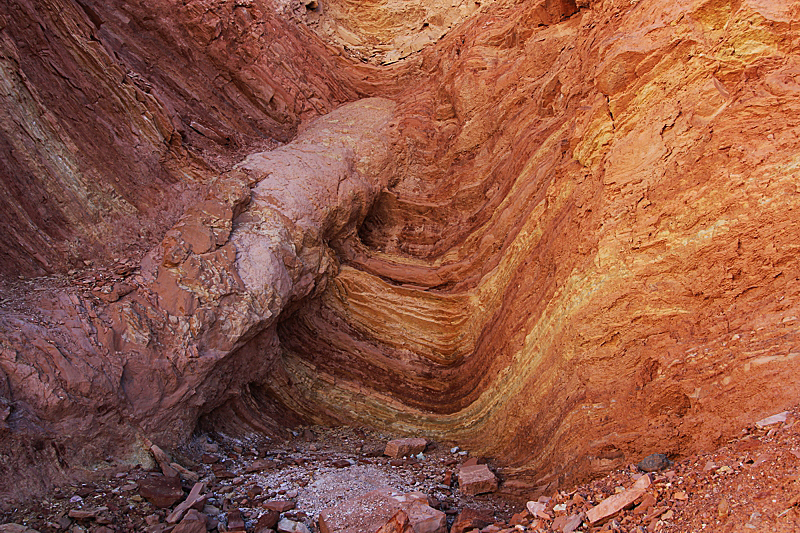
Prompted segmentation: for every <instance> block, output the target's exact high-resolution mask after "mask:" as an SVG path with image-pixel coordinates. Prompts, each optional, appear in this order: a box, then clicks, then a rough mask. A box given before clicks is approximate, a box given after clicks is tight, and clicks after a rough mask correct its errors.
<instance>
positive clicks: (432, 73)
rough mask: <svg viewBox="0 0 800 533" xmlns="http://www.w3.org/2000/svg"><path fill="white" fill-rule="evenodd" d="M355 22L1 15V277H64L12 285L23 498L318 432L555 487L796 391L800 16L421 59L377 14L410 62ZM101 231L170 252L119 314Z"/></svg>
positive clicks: (764, 0) (6, 365)
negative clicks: (357, 436) (253, 442)
mask: <svg viewBox="0 0 800 533" xmlns="http://www.w3.org/2000/svg"><path fill="white" fill-rule="evenodd" d="M62 4H63V5H62ZM429 4H430V5H429ZM303 5H304V6H305V5H306V4H303ZM290 7H291V6H290ZM295 7H296V6H295ZM321 8H323V9H325V10H327V11H325V13H327V15H325V13H323V14H318V15H317V16H318V17H323V16H329V19H328V23H327V24H328V25H327V26H326V25H325V20H324V19H323V20H321V21H320V20H312V21H311V22H312V23H311V29H309V28H307V27H305V26H303V25H302V24H301V23H300V22H298V21H296V20H292V19H291V18H290V17H287V15H286V14H287V13H288V12H291V9H289V10H288V11H287V6H286V5H278V4H275V5H273V4H270V3H268V2H257V1H253V2H246V3H245V2H240V3H236V4H234V3H233V2H231V3H227V2H221V3H211V2H208V3H203V2H193V3H192V4H191V7H186V6H183V5H182V4H179V3H178V2H175V3H172V2H161V3H158V4H156V3H152V2H147V3H144V2H143V3H141V4H131V3H124V5H122V3H119V4H117V3H113V2H112V3H97V4H95V3H93V2H84V3H73V2H66V1H65V2H52V3H41V2H38V3H35V4H34V3H30V4H28V3H25V2H17V3H15V4H13V5H12V6H9V7H2V8H0V9H1V10H2V11H0V15H2V17H3V18H2V21H3V22H2V26H3V29H2V31H0V36H1V37H2V39H3V41H2V43H3V49H2V50H3V54H2V56H1V58H2V62H3V63H2V64H3V65H4V70H3V73H2V77H1V78H0V79H2V81H3V84H4V87H5V89H4V99H5V100H6V101H7V102H9V105H4V106H3V110H2V115H1V116H2V122H0V127H2V129H0V131H2V139H3V142H4V145H5V146H6V147H7V148H6V149H4V150H3V151H2V154H3V158H4V159H3V162H4V165H3V166H4V167H5V169H6V170H5V171H4V172H6V174H5V175H4V182H6V183H7V184H8V186H7V187H6V188H5V191H4V192H3V195H2V198H0V201H1V202H3V203H2V204H0V209H2V212H3V213H4V214H5V213H8V218H9V223H8V228H9V231H8V232H7V233H6V236H5V237H4V239H5V241H4V244H3V256H2V270H3V272H4V273H9V274H10V273H13V274H14V275H17V273H22V274H34V273H37V274H38V273H43V272H49V273H53V275H52V276H51V277H50V278H47V279H43V278H37V279H33V280H30V281H25V282H19V283H17V285H16V286H15V287H11V290H7V291H6V294H5V298H6V299H5V300H4V308H5V309H4V311H3V314H2V316H1V317H0V321H1V323H2V329H1V331H2V356H1V357H0V369H2V373H0V377H2V379H0V402H2V403H0V418H2V419H4V420H5V422H4V423H5V425H6V426H8V427H7V428H5V429H0V431H1V432H3V433H0V439H2V446H3V454H4V455H3V461H2V463H0V474H2V475H0V479H4V480H11V479H19V472H30V471H31V467H32V466H33V465H37V467H38V468H39V470H38V472H37V473H35V474H30V475H29V476H28V477H25V479H26V482H25V483H24V484H19V483H16V481H15V483H16V486H11V485H8V484H5V485H3V486H2V487H0V489H2V490H3V491H4V492H6V493H9V494H10V493H11V492H16V494H17V495H18V496H19V495H22V496H23V497H24V494H27V493H29V492H32V491H35V490H38V489H39V488H41V486H43V485H44V484H46V483H48V482H50V481H52V480H57V479H58V478H59V477H60V476H63V475H66V474H67V473H68V472H70V471H72V470H74V469H75V468H77V467H85V466H87V465H91V464H93V462H95V461H97V460H99V459H103V458H105V457H106V456H108V455H112V456H115V457H119V458H122V457H128V458H135V454H136V451H137V449H138V446H139V445H137V439H138V440H139V441H141V440H142V439H144V438H150V439H154V440H156V441H157V442H160V443H161V444H163V445H164V446H177V445H179V444H180V443H181V442H183V441H184V440H185V439H186V438H187V437H188V436H189V435H190V434H191V432H192V431H193V430H194V429H195V428H196V427H197V424H198V421H199V423H200V424H201V427H203V428H218V429H223V430H225V431H237V430H238V431H244V430H248V429H256V430H259V431H264V432H269V433H277V432H280V431H281V428H283V427H286V426H287V425H291V424H292V423H295V422H296V421H299V420H306V421H313V422H319V423H326V424H329V423H347V424H360V425H370V426H376V427H380V428H383V429H389V430H392V431H396V432H400V433H412V434H424V435H427V436H429V437H432V438H436V439H445V440H452V441H458V442H460V443H462V444H463V445H464V446H466V447H468V448H469V449H472V450H474V451H475V452H477V453H481V454H485V455H492V456H494V457H496V458H497V459H498V461H499V463H501V464H503V465H504V469H503V470H502V471H501V474H502V476H503V478H504V479H505V482H504V484H503V486H502V487H501V490H504V491H505V492H506V493H508V494H515V493H516V494H520V495H525V496H530V495H531V494H533V493H535V492H537V491H544V490H551V489H552V488H553V487H554V486H556V485H557V484H561V485H563V484H567V483H570V482H573V481H576V480H578V479H581V478H586V477H588V476H591V475H593V474H596V473H598V472H602V471H606V470H608V469H610V468H614V467H617V466H619V465H622V464H626V463H629V462H631V461H632V460H635V459H638V458H640V457H641V456H644V455H647V454H649V453H651V452H653V451H663V452H669V453H672V454H675V455H683V454H689V453H692V452H694V451H697V450H700V449H703V448H707V447H709V446H712V445H714V444H717V443H719V442H721V441H723V440H724V439H726V438H727V437H728V436H729V435H730V434H731V432H732V431H734V429H735V428H737V427H740V426H741V425H743V424H744V423H746V422H748V421H750V420H752V419H753V418H754V417H757V416H759V415H762V414H769V412H773V411H776V410H779V409H780V408H782V407H785V406H788V405H790V404H793V403H795V401H796V400H795V398H796V397H797V393H798V379H797V377H796V376H797V372H796V369H797V359H796V357H797V354H798V353H800V352H797V348H796V346H797V343H798V340H800V339H798V330H797V324H798V319H797V317H798V316H800V310H799V309H798V307H800V293H798V291H799V290H800V289H799V287H800V284H798V275H799V274H800V269H798V259H797V257H798V254H797V249H798V246H800V245H798V242H800V239H798V230H797V229H796V224H795V223H794V221H795V218H796V217H795V215H794V213H795V211H796V209H797V208H798V205H797V204H798V198H800V196H798V191H797V183H798V177H797V172H798V171H797V168H798V163H799V162H798V156H797V153H798V150H797V146H798V127H797V125H796V120H795V118H794V117H796V116H797V113H798V111H800V109H799V108H800V99H798V96H800V62H798V59H797V51H798V49H800V48H798V47H800V41H798V39H799V38H800V34H798V30H797V28H796V24H793V21H795V22H796V21H797V19H798V18H799V17H800V2H775V1H772V0H738V1H723V0H705V1H703V0H681V1H676V2H670V3H667V4H664V3H663V2H658V1H655V0H639V1H637V2H628V1H627V0H626V1H624V2H623V1H611V0H607V1H603V2H591V3H589V2H577V3H576V2H573V1H571V0H543V1H540V2H523V3H515V2H502V1H497V2H493V3H491V4H488V5H486V6H484V7H483V8H482V9H480V10H476V11H475V12H474V13H472V14H471V15H469V13H467V14H468V15H469V16H468V17H467V18H465V19H464V21H463V22H461V23H460V24H455V25H453V27H452V28H450V29H449V31H442V33H441V34H442V37H441V39H440V40H439V41H438V42H436V43H434V44H431V45H429V46H425V47H423V48H421V49H420V51H418V52H415V53H412V52H413V50H412V51H409V50H410V49H408V48H403V46H406V44H407V43H406V41H405V40H404V39H400V40H397V39H396V36H397V35H406V34H405V33H403V32H405V31H407V30H402V28H401V30H402V31H401V30H398V27H400V26H392V27H391V28H389V29H386V28H384V29H383V30H382V31H383V32H384V33H380V32H378V31H377V29H376V28H378V29H380V21H381V20H384V18H385V17H386V13H387V12H389V11H387V10H384V11H382V10H381V9H382V4H378V3H369V2H368V3H365V4H364V5H363V10H362V11H359V14H360V17H361V18H359V19H357V20H362V19H363V20H371V21H378V22H376V23H375V24H376V26H375V27H371V26H369V25H367V26H365V29H364V33H363V34H362V35H361V36H360V37H359V39H360V40H361V41H360V42H362V43H366V45H369V46H373V50H378V51H379V53H380V54H389V53H394V52H397V54H396V55H398V57H399V56H402V55H404V54H410V55H408V57H407V58H406V59H403V60H401V61H399V62H397V63H393V64H391V65H388V66H386V65H384V66H377V65H375V66H370V65H366V64H362V62H361V61H358V60H354V59H352V58H351V54H350V52H351V51H352V50H347V49H344V48H340V46H341V41H339V42H337V41H336V39H332V40H331V36H332V33H331V31H332V30H331V28H334V27H335V24H336V21H337V20H338V19H336V13H347V12H349V11H348V10H352V9H355V8H354V7H353V6H352V5H351V4H350V3H349V2H346V1H344V0H343V1H341V2H340V1H332V2H330V4H324V3H323V5H322V6H321ZM451 8H453V9H460V8H459V6H456V5H454V6H451ZM303 9H306V8H305V7H303ZM317 9H319V8H317ZM420 9H421V10H422V11H421V12H425V13H433V12H434V11H436V12H437V13H438V12H442V13H444V14H445V15H446V14H447V13H449V10H448V8H447V6H445V5H444V4H441V5H439V4H435V3H431V2H427V3H423V2H420ZM437 10H438V11H437ZM295 11H296V10H295ZM462 11H463V10H462ZM56 14H58V15H59V16H56ZM451 15H452V16H453V17H456V15H455V14H454V13H451ZM309 16H310V15H309ZM448 16H449V15H448ZM381 17H384V18H381ZM303 18H305V15H304V17H303ZM407 18H408V20H407V21H406V22H407V23H408V28H411V27H414V26H415V25H416V24H417V22H415V21H412V20H411V17H407ZM389 19H391V17H389ZM422 19H425V17H424V16H423V17H422ZM342 20H343V19H342ZM387 20H388V19H387ZM415 20H416V19H415ZM448 20H449V19H448ZM453 20H456V19H455V18H454V19H453ZM395 22H396V21H395ZM395 22H392V23H391V24H395ZM412 22H413V24H412ZM351 24H352V23H351ZM365 24H366V23H365ZM387 24H389V23H388V22H387ZM391 24H389V25H391ZM31 28H40V29H42V31H41V32H39V33H37V32H36V31H33V30H32V29H31ZM326 28H327V29H326ZM390 30H391V31H390ZM37 31H38V30H37ZM314 31H316V32H317V33H314ZM392 32H394V33H392ZM398 32H399V33H398ZM340 33H341V32H340ZM344 35H346V34H344ZM370 35H372V36H373V37H375V36H376V35H380V37H375V40H376V41H377V42H378V44H380V43H381V39H384V41H386V40H388V37H387V36H389V37H391V36H392V35H394V36H395V37H392V39H394V41H392V43H394V44H392V43H388V42H383V45H382V46H383V48H380V47H377V48H376V47H375V46H377V45H374V43H373V42H372V41H370V37H369V36H370ZM340 37H341V35H340ZM437 38H438V37H437ZM45 41H46V42H48V43H50V44H49V45H48V47H47V49H48V50H52V51H51V52H49V53H44V52H43V50H44V48H45V47H44V46H43V45H42V44H41V43H43V42H45ZM36 43H40V44H36ZM404 43H405V44H404ZM366 45H365V46H366ZM393 51H394V52H393ZM356 52H357V53H364V52H363V50H362V51H361V52H359V51H358V50H356ZM375 53H378V52H375ZM376 57H378V56H376ZM380 58H383V59H382V60H385V59H386V58H385V56H380V57H378V59H380ZM375 62H376V63H377V62H380V61H378V60H376V61H375ZM384 62H387V63H388V62H389V61H384ZM131 73H133V74H135V75H133V74H131ZM137 80H138V81H137ZM89 88H91V91H93V92H92V93H91V95H90V94H89ZM346 102H350V103H346ZM345 103H346V104H345ZM341 104H345V105H341ZM337 107H338V109H336V111H334V112H331V111H332V110H333V109H334V108H337ZM315 116H321V118H314V117H315ZM43 118H44V119H45V120H42V119H43ZM298 126H299V131H300V133H299V134H297V131H298ZM280 143H286V144H284V145H282V146H280V147H278V148H274V149H272V150H268V151H262V150H264V149H265V148H267V149H269V148H273V147H274V146H276V145H277V144H280ZM126 176H127V177H126ZM39 196H43V197H44V198H45V199H46V200H47V201H48V202H54V201H56V200H57V201H56V203H57V204H58V205H57V206H53V208H52V209H44V208H43V205H42V204H41V200H39V199H38V197H39ZM112 200H113V202H112ZM103 202H105V203H103ZM48 217H49V218H48ZM137 221H139V222H137ZM142 232H145V233H146V234H145V238H144V239H142V238H141V233H142ZM165 232H166V233H165ZM156 238H157V239H159V240H161V244H159V245H157V246H155V247H152V248H149V247H148V246H147V245H146V244H142V242H145V243H146V242H149V241H148V239H151V240H154V239H156ZM140 241H141V242H140ZM76 242H78V243H79V244H81V245H82V246H81V247H78V248H79V249H81V250H89V251H91V253H92V254H94V256H93V257H94V258H95V259H96V260H97V261H98V263H103V259H105V258H108V259H111V256H110V255H108V254H113V253H115V252H116V253H120V252H124V253H126V254H134V253H137V252H142V253H144V252H147V254H146V256H145V257H144V259H143V260H142V261H141V262H140V263H137V264H138V265H139V270H131V268H128V269H124V268H123V269H117V270H116V271H115V272H122V273H121V274H119V277H118V281H117V282H116V284H111V283H109V284H108V285H107V287H106V288H105V289H103V288H100V287H98V290H95V291H86V290H82V289H80V288H79V287H77V286H76V284H75V283H74V281H75V279H74V276H73V277H72V278H70V277H65V276H63V273H64V271H65V270H67V269H68V268H69V267H70V266H71V265H72V266H74V265H75V264H78V265H80V264H82V263H80V261H82V260H83V259H84V256H82V255H80V254H79V253H75V254H73V255H74V257H72V259H70V258H69V257H68V256H66V257H65V256H64V253H63V251H62V250H63V249H64V246H68V247H69V246H72V248H70V249H74V248H76V246H75V245H74V243H76ZM70 243H73V244H72V245H71V244H70ZM84 245H85V246H84ZM84 253H85V252H84ZM104 254H106V255H104ZM87 257H88V256H87ZM137 257H138V256H137ZM70 260H72V263H70V262H69V261H70ZM129 274H130V275H129ZM134 274H135V275H134ZM93 276H94V278H95V282H96V281H97V279H99V278H100V277H101V276H100V275H94V274H93ZM126 276H128V277H127V279H124V280H123V279H122V278H123V277H126ZM83 279H84V280H85V278H83ZM26 287H27V288H28V289H34V290H33V291H29V293H28V294H21V292H20V291H23V290H25V288H26ZM11 472H16V473H17V475H16V476H15V477H10V476H9V475H8V474H9V473H11ZM5 483H8V482H5ZM23 485H24V486H23Z"/></svg>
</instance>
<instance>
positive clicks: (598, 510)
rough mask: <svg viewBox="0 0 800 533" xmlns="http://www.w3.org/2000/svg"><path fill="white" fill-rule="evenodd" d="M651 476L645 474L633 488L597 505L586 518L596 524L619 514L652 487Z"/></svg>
mask: <svg viewBox="0 0 800 533" xmlns="http://www.w3.org/2000/svg"><path fill="white" fill-rule="evenodd" d="M650 483H651V481H650V475H649V474H645V475H643V476H642V477H640V478H639V479H637V480H636V483H634V484H633V486H632V487H631V488H629V489H627V490H625V491H624V492H620V493H619V494H614V495H613V496H610V497H608V498H606V499H605V500H603V501H602V502H600V503H599V504H597V505H595V506H594V507H592V508H591V509H589V511H588V512H587V513H586V518H587V519H588V520H589V522H590V523H592V524H594V523H596V522H599V521H600V520H603V519H604V518H608V517H609V516H612V515H614V514H616V513H618V512H619V511H620V510H621V509H622V508H623V507H625V506H626V505H629V504H631V503H633V502H635V501H636V500H637V499H639V498H640V497H642V496H643V495H644V494H645V492H647V488H648V487H649V486H650Z"/></svg>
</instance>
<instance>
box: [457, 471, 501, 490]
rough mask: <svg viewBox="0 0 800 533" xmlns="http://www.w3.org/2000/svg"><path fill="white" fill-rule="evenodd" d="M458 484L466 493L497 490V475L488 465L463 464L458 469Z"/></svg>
mask: <svg viewBox="0 0 800 533" xmlns="http://www.w3.org/2000/svg"><path fill="white" fill-rule="evenodd" d="M458 486H459V488H460V489H461V491H462V492H465V493H466V494H483V493H486V492H494V491H496V490H497V476H495V475H494V472H492V471H491V470H489V467H488V466H486V465H479V464H475V465H471V466H462V467H461V468H460V469H459V471H458Z"/></svg>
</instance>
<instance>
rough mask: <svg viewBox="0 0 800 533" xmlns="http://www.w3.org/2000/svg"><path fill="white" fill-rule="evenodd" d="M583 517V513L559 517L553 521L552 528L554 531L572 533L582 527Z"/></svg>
mask: <svg viewBox="0 0 800 533" xmlns="http://www.w3.org/2000/svg"><path fill="white" fill-rule="evenodd" d="M583 517H584V515H583V513H579V514H573V515H570V516H567V515H563V516H559V517H558V518H556V519H555V520H553V523H552V525H551V526H550V528H551V529H552V530H553V531H560V532H561V533H572V532H573V531H575V530H576V529H578V528H579V527H580V526H581V524H582V523H583Z"/></svg>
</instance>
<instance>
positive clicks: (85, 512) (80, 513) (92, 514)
mask: <svg viewBox="0 0 800 533" xmlns="http://www.w3.org/2000/svg"><path fill="white" fill-rule="evenodd" d="M103 511H108V507H97V508H95V509H71V510H70V512H69V513H68V515H69V517H70V518H75V519H77V520H85V519H87V518H97V515H99V514H100V513H102V512H103Z"/></svg>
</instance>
